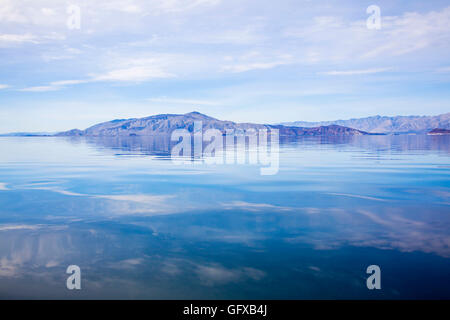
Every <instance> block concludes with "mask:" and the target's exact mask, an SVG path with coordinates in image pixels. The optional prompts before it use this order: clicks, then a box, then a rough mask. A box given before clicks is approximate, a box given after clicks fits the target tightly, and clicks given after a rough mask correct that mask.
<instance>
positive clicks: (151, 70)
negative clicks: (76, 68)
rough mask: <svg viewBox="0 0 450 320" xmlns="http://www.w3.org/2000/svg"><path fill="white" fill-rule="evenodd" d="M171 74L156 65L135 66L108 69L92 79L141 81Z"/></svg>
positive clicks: (167, 76) (171, 75) (170, 75)
mask: <svg viewBox="0 0 450 320" xmlns="http://www.w3.org/2000/svg"><path fill="white" fill-rule="evenodd" d="M171 77H174V75H173V74H171V73H168V72H165V71H164V70H162V69H161V68H159V67H158V66H136V67H130V68H124V69H116V70H111V71H108V72H106V73H104V74H100V75H97V76H94V77H93V78H92V81H124V82H143V81H147V80H151V79H155V78H171Z"/></svg>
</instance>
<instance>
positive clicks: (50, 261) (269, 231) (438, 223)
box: [0, 136, 450, 299]
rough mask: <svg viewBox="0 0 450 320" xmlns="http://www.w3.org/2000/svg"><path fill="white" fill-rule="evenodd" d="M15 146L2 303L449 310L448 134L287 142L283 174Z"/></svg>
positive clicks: (132, 146)
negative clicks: (340, 301)
mask: <svg viewBox="0 0 450 320" xmlns="http://www.w3.org/2000/svg"><path fill="white" fill-rule="evenodd" d="M0 150H1V152H0V298H67V299H71V298H74V299H77V298H101V299H103V298H120V299H129V298H136V299H140V298H143V299H147V298H148V299H167V298H174V299H182V298H191V299H192V298H206V299H208V298H211V299H223V298H234V299H265V298H270V299H317V298H319V299H329V298H331V299H335V298H351V299H354V298H355V299H357V298H374V299H379V298H382V299H399V298H407V299H410V298H447V299H449V298H450V157H449V156H450V137H449V136H440V137H439V136H437V137H432V136H393V137H388V136H378V137H377V136H372V137H367V136H366V137H355V138H350V139H334V140H330V139H303V140H297V141H284V142H283V143H282V144H281V145H280V170H279V173H278V174H277V175H273V176H261V175H260V174H259V169H260V166H259V165H249V164H240V165H238V164H235V165H213V166H212V165H205V164H202V163H201V161H198V160H196V161H194V162H192V164H185V165H174V164H173V163H172V161H171V160H170V158H169V157H168V154H169V153H168V151H169V150H170V146H169V145H168V142H167V140H164V139H150V138H147V139H142V138H141V139H140V138H129V139H97V140H96V139H90V140H89V139H88V140H85V139H75V140H73V139H66V138H45V137H44V138H38V137H24V138H9V137H8V138H0ZM72 264H75V265H78V266H80V268H81V272H82V290H80V291H75V290H74V291H69V290H67V289H66V279H67V277H68V275H67V274H66V272H65V271H66V268H67V266H69V265H72ZM372 264H376V265H379V266H380V268H381V285H382V289H381V290H368V289H367V287H366V278H367V276H368V275H367V274H366V272H365V271H366V268H367V266H369V265H372Z"/></svg>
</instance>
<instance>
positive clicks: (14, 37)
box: [0, 33, 39, 43]
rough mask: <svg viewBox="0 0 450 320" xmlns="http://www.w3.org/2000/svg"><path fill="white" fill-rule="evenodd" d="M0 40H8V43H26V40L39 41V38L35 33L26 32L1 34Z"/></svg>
mask: <svg viewBox="0 0 450 320" xmlns="http://www.w3.org/2000/svg"><path fill="white" fill-rule="evenodd" d="M0 42H6V43H24V42H31V43H39V42H38V41H37V38H36V37H35V36H34V35H32V34H31V33H24V34H0Z"/></svg>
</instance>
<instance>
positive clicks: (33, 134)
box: [0, 132, 55, 137]
mask: <svg viewBox="0 0 450 320" xmlns="http://www.w3.org/2000/svg"><path fill="white" fill-rule="evenodd" d="M53 135H55V134H54V133H49V132H11V133H1V134H0V137H49V136H53Z"/></svg>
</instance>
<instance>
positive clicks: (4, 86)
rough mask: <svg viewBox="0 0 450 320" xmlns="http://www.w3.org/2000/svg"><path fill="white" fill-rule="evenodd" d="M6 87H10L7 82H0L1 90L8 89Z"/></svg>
mask: <svg viewBox="0 0 450 320" xmlns="http://www.w3.org/2000/svg"><path fill="white" fill-rule="evenodd" d="M6 88H9V85H7V84H0V90H2V89H6Z"/></svg>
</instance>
